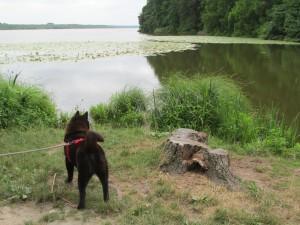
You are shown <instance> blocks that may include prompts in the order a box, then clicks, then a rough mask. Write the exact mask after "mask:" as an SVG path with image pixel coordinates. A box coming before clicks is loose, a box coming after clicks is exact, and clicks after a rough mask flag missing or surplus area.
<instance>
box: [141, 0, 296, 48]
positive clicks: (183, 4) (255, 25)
mask: <svg viewBox="0 0 300 225" xmlns="http://www.w3.org/2000/svg"><path fill="white" fill-rule="evenodd" d="M139 24H140V30H139V31H140V32H141V33H148V34H155V35H171V34H176V35H186V34H197V33H200V34H208V35H220V36H221V35H223V36H239V37H259V38H263V39H274V40H289V41H297V42H300V1H299V0H148V1H147V4H146V5H145V6H144V7H143V10H142V12H141V14H140V16H139Z"/></svg>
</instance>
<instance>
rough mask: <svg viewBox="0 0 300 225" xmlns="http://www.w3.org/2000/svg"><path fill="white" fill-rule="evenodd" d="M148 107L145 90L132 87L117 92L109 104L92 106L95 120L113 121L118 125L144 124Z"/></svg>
mask: <svg viewBox="0 0 300 225" xmlns="http://www.w3.org/2000/svg"><path fill="white" fill-rule="evenodd" d="M146 109H147V98H146V95H145V94H144V92H143V91H142V90H141V89H139V88H137V87H131V88H129V89H124V90H123V91H121V92H118V93H115V94H114V95H112V97H111V98H110V100H109V102H108V104H105V103H100V104H98V105H96V106H92V107H91V108H90V113H91V116H92V118H93V120H94V121H95V122H100V123H106V122H109V121H110V122H113V123H114V124H117V125H130V126H135V125H142V124H143V122H144V112H145V111H146Z"/></svg>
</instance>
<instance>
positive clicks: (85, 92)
mask: <svg viewBox="0 0 300 225" xmlns="http://www.w3.org/2000/svg"><path fill="white" fill-rule="evenodd" d="M12 70H14V73H16V72H20V71H21V75H20V77H19V78H18V79H21V80H23V81H26V82H27V81H29V82H30V83H35V84H39V85H40V86H41V87H42V88H43V89H45V90H47V91H50V92H52V93H53V98H54V100H55V102H56V104H57V106H58V108H59V109H61V110H63V111H69V112H70V111H72V110H74V109H75V108H76V107H79V109H81V110H88V109H89V107H90V106H91V105H95V104H98V103H100V102H106V101H108V99H109V98H110V97H111V95H112V94H114V93H116V92H118V91H121V90H123V89H124V88H125V87H130V86H138V87H140V88H142V89H143V90H145V91H151V90H153V88H155V87H157V86H158V85H159V81H158V79H157V78H156V76H154V73H153V70H152V69H151V67H149V65H148V63H147V60H146V58H144V57H141V56H137V57H117V58H105V59H101V60H94V61H81V62H77V63H37V64H20V65H6V66H5V67H4V66H2V67H1V72H4V73H6V74H7V73H12Z"/></svg>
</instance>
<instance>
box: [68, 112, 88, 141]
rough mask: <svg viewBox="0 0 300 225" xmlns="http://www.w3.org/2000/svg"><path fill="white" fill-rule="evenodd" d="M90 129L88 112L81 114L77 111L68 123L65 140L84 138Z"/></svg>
mask: <svg viewBox="0 0 300 225" xmlns="http://www.w3.org/2000/svg"><path fill="white" fill-rule="evenodd" d="M89 129H90V123H89V120H88V112H86V113H84V114H83V115H80V113H79V111H77V112H76V113H75V114H74V116H73V117H72V118H71V120H70V122H69V123H68V125H67V129H66V132H65V138H64V141H65V142H71V141H73V140H75V139H77V138H84V137H85V136H86V132H87V131H88V130H89Z"/></svg>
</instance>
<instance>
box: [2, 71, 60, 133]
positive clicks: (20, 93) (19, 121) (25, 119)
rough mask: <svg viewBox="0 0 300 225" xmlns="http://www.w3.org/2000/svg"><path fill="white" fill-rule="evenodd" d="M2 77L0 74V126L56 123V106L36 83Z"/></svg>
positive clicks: (21, 126)
mask: <svg viewBox="0 0 300 225" xmlns="http://www.w3.org/2000/svg"><path fill="white" fill-rule="evenodd" d="M17 78H18V75H16V76H15V77H14V78H13V79H4V78H3V76H1V75H0V128H11V127H18V128H26V127H28V126H36V125H46V126H52V125H54V124H56V123H57V114H56V107H55V104H54V103H53V101H52V99H51V98H50V97H49V96H50V95H49V94H48V93H46V92H45V91H43V90H42V89H40V88H38V87H37V86H36V85H30V84H27V83H22V82H17Z"/></svg>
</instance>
